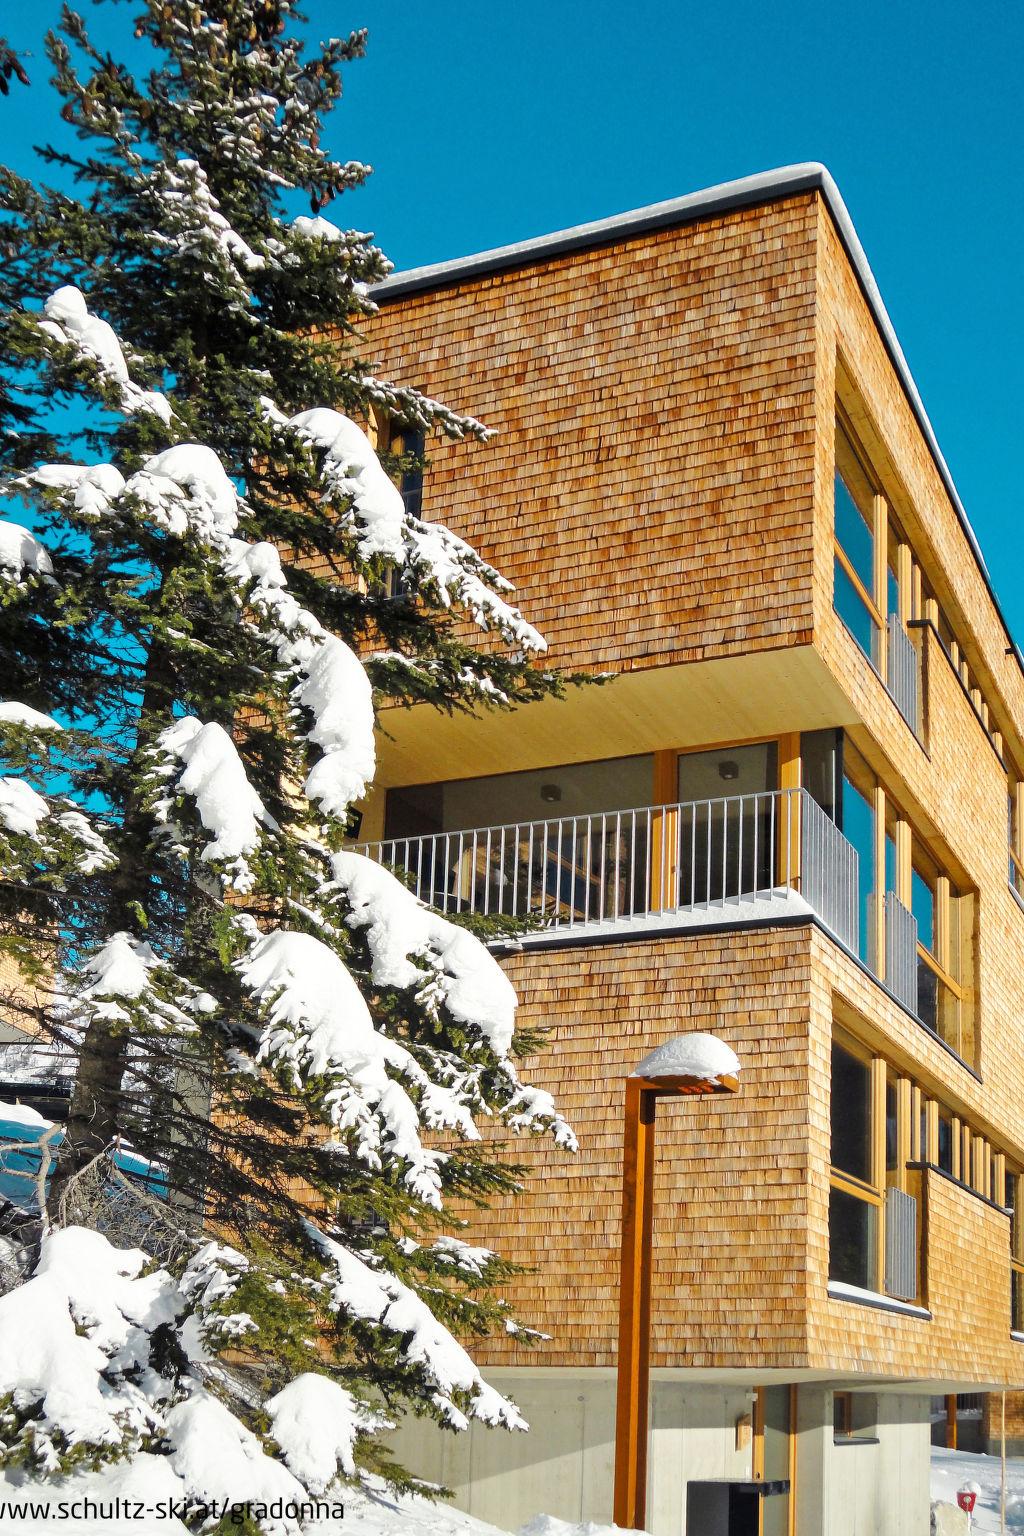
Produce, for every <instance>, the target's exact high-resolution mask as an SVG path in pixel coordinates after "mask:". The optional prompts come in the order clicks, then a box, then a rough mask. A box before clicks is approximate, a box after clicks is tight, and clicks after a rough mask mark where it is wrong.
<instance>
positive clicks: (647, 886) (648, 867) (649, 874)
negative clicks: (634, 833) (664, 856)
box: [644, 806, 654, 911]
mask: <svg viewBox="0 0 1024 1536" xmlns="http://www.w3.org/2000/svg"><path fill="white" fill-rule="evenodd" d="M646 814H647V826H646V828H645V836H644V890H645V891H646V893H647V897H646V899H647V909H648V911H650V910H651V909H652V907H653V906H654V889H653V880H654V870H653V865H654V849H653V847H652V843H653V838H652V837H651V808H650V806H648V807H647V813H646Z"/></svg>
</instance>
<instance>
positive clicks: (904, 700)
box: [885, 613, 921, 737]
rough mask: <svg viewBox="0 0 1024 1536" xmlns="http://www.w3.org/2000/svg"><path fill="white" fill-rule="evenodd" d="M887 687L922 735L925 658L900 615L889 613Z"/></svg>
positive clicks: (915, 728)
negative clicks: (922, 659)
mask: <svg viewBox="0 0 1024 1536" xmlns="http://www.w3.org/2000/svg"><path fill="white" fill-rule="evenodd" d="M886 656H887V662H886V673H887V676H886V679H885V682H886V687H887V688H888V690H889V694H890V696H891V698H892V700H893V703H894V704H895V705H896V708H897V709H898V710H899V712H900V714H901V715H902V716H903V718H904V720H905V721H906V722H907V724H908V725H909V726H910V729H911V730H912V731H913V732H914V735H915V736H918V737H919V736H920V735H921V658H920V655H919V654H918V650H917V647H916V646H915V644H914V642H913V641H912V640H911V638H910V636H909V635H908V634H907V632H906V630H905V629H904V628H903V625H902V624H901V623H900V621H899V618H898V617H897V615H896V614H894V613H893V614H890V615H889V625H888V645H887V647H886Z"/></svg>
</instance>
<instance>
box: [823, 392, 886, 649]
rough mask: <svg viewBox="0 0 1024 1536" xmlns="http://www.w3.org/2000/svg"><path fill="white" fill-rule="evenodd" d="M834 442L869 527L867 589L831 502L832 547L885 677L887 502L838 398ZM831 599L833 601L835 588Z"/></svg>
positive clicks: (837, 467) (836, 458) (838, 467)
mask: <svg viewBox="0 0 1024 1536" xmlns="http://www.w3.org/2000/svg"><path fill="white" fill-rule="evenodd" d="M840 436H842V437H843V438H845V440H846V446H847V447H848V448H849V451H850V454H851V456H852V457H853V459H854V460H855V462H856V464H857V467H858V468H859V470H860V472H861V474H862V476H863V477H864V481H865V484H866V486H867V490H868V494H869V495H870V498H871V509H870V516H869V515H868V512H867V508H865V507H863V506H862V505H861V499H860V497H858V496H857V495H856V494H855V492H854V488H853V486H852V485H851V484H850V481H849V478H848V476H847V474H844V472H843V467H842V463H841V459H843V458H845V457H846V453H845V451H844V452H843V453H842V454H840V452H839V451H838V444H839V440H840ZM835 443H836V445H837V446H836V451H835V452H834V455H833V465H834V472H835V474H836V475H837V476H838V477H839V479H840V480H842V482H843V484H844V485H845V486H846V491H847V494H848V495H849V497H850V500H851V501H852V502H853V504H854V506H855V507H856V508H857V510H858V512H859V513H860V515H861V516H862V517H863V518H864V521H865V523H866V524H867V526H868V527H869V529H870V531H871V565H872V569H871V590H870V591H869V590H868V588H867V587H866V586H865V584H864V579H863V577H862V576H861V575H860V573H859V572H858V571H857V570H856V568H855V566H854V564H853V561H852V560H851V559H850V557H849V555H848V554H847V553H846V550H845V549H844V548H843V546H842V544H841V543H840V540H839V535H838V534H837V532H836V525H835V513H834V504H833V519H832V550H833V554H834V555H835V558H836V559H837V560H838V561H839V564H840V565H841V566H842V568H843V570H844V571H845V573H846V575H847V576H848V578H849V580H850V582H851V584H852V586H853V589H854V591H855V592H856V594H857V596H858V597H859V598H860V600H861V602H862V603H863V604H864V607H865V608H866V610H867V613H868V617H869V618H870V620H871V622H872V624H873V625H874V627H875V631H876V637H877V645H878V658H877V662H876V659H875V657H874V656H869V657H868V660H869V661H870V662H871V665H872V666H873V667H875V669H876V670H877V671H878V673H879V675H880V676H881V677H882V678H884V677H885V675H886V641H887V634H886V624H885V611H886V607H887V601H886V583H887V573H888V531H889V503H888V501H887V500H886V498H885V497H884V496H883V495H882V494H881V492H880V491H879V489H878V482H877V479H876V477H875V475H874V474H873V473H872V472H871V470H870V469H869V468H868V464H867V456H866V454H865V453H864V451H863V449H862V448H861V447H860V444H859V443H858V441H857V435H856V433H855V432H854V430H853V428H852V426H851V425H850V422H849V420H848V419H847V416H846V413H845V412H844V411H843V409H842V407H841V406H840V405H839V403H838V401H837V402H836V412H835ZM832 600H833V605H834V603H835V593H834V592H833V597H832ZM858 643H859V642H858Z"/></svg>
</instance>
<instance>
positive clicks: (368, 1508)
mask: <svg viewBox="0 0 1024 1536" xmlns="http://www.w3.org/2000/svg"><path fill="white" fill-rule="evenodd" d="M180 1491H181V1484H180V1481H179V1479H178V1478H177V1477H175V1475H174V1473H173V1472H172V1471H171V1469H170V1467H169V1465H168V1462H167V1458H166V1457H164V1456H139V1457H138V1458H137V1459H136V1460H135V1461H134V1462H132V1463H130V1464H129V1463H127V1462H124V1463H120V1464H118V1465H116V1466H112V1467H108V1468H107V1469H106V1471H105V1472H103V1473H83V1474H81V1475H79V1476H78V1477H75V1478H69V1479H67V1480H65V1481H64V1482H61V1483H53V1484H51V1485H49V1486H48V1487H46V1488H40V1487H39V1486H38V1485H37V1486H36V1487H35V1488H33V1489H31V1490H26V1489H24V1488H20V1489H19V1488H18V1487H17V1482H16V1475H13V1474H8V1475H7V1476H2V1475H0V1529H2V1530H3V1533H4V1536H187V1531H186V1527H185V1526H184V1525H183V1524H182V1522H181V1521H180V1520H179V1519H177V1518H175V1517H174V1516H173V1515H172V1516H171V1517H170V1518H168V1517H167V1515H166V1514H157V1513H156V1512H154V1513H152V1514H151V1515H150V1516H148V1517H146V1518H143V1519H138V1518H127V1517H125V1518H118V1517H117V1516H116V1515H115V1513H114V1509H115V1501H116V1500H118V1499H121V1500H122V1501H125V1502H122V1504H121V1506H120V1509H121V1511H122V1515H125V1516H127V1515H128V1513H134V1506H135V1504H136V1503H137V1502H139V1501H141V1502H144V1503H145V1504H148V1505H150V1506H153V1505H155V1504H156V1503H157V1502H158V1501H159V1500H161V1499H163V1500H167V1499H173V1498H175V1497H180ZM30 1498H31V1499H33V1500H35V1501H36V1502H37V1503H38V1502H39V1501H40V1500H45V1499H49V1501H50V1506H51V1510H52V1511H53V1513H52V1516H51V1518H50V1519H46V1518H45V1517H43V1516H40V1515H35V1516H32V1515H30V1514H28V1513H27V1512H26V1513H25V1515H24V1516H21V1517H19V1516H18V1515H17V1514H15V1512H14V1511H15V1506H17V1507H19V1508H20V1507H23V1505H24V1504H27V1502H28V1500H29V1499H30ZM343 1498H344V1505H345V1518H344V1520H324V1521H321V1522H320V1523H319V1524H311V1525H310V1526H309V1527H308V1533H309V1536H510V1533H509V1532H506V1531H500V1530H499V1529H498V1528H497V1526H494V1525H488V1524H487V1523H486V1522H485V1521H483V1520H475V1519H474V1518H473V1516H472V1515H464V1514H462V1513H461V1511H460V1510H457V1509H452V1508H451V1506H450V1505H447V1504H433V1503H430V1502H429V1501H428V1500H426V1499H417V1498H412V1497H409V1496H405V1497H402V1498H393V1497H391V1496H389V1495H387V1494H383V1493H382V1494H379V1495H372V1494H367V1493H363V1492H355V1491H352V1490H347V1491H346V1492H345V1494H344V1496H343ZM86 1499H90V1500H92V1501H93V1502H94V1504H95V1505H96V1506H97V1507H96V1509H95V1510H93V1511H90V1513H89V1516H86V1514H85V1512H84V1500H86ZM59 1500H64V1501H67V1502H68V1503H69V1504H70V1503H72V1502H74V1504H76V1505H77V1506H78V1508H77V1511H76V1513H77V1516H78V1517H77V1518H75V1517H68V1516H64V1517H63V1518H62V1517H60V1516H59V1515H58V1514H57V1504H58V1501H59ZM5 1501H9V1502H8V1503H7V1504H6V1507H5ZM979 1529H980V1527H979ZM521 1536H623V1533H621V1532H620V1531H619V1527H617V1526H611V1525H594V1524H592V1523H591V1522H590V1521H586V1522H584V1524H582V1525H571V1524H567V1523H566V1522H565V1521H564V1520H556V1519H554V1518H553V1517H552V1516H551V1515H537V1516H536V1517H535V1518H534V1519H533V1520H530V1521H529V1522H528V1523H527V1524H526V1525H525V1526H523V1527H522V1531H521ZM625 1536H628V1533H625Z"/></svg>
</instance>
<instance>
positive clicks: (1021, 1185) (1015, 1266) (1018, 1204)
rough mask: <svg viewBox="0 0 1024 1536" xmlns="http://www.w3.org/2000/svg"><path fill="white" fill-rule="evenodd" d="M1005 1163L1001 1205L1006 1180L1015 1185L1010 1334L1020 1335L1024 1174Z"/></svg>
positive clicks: (1023, 1286)
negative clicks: (1016, 1298) (1016, 1304)
mask: <svg viewBox="0 0 1024 1536" xmlns="http://www.w3.org/2000/svg"><path fill="white" fill-rule="evenodd" d="M1005 1163H1006V1160H1005V1158H1004V1159H1003V1164H1004V1169H1003V1191H1002V1200H1001V1201H1000V1202H999V1203H1000V1204H1003V1205H1004V1207H1005V1206H1006V1179H1007V1177H1012V1178H1013V1181H1014V1185H1013V1202H1012V1205H1011V1206H1010V1210H1011V1215H1010V1332H1011V1333H1019V1332H1020V1329H1018V1328H1015V1327H1014V1317H1013V1281H1014V1277H1016V1280H1017V1285H1018V1287H1019V1288H1020V1290H1021V1293H1022V1299H1024V1173H1022V1172H1021V1170H1020V1169H1019V1168H1007V1167H1006V1166H1005ZM1022 1310H1024V1307H1022ZM1020 1321H1021V1323H1024V1317H1021V1319H1020Z"/></svg>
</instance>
